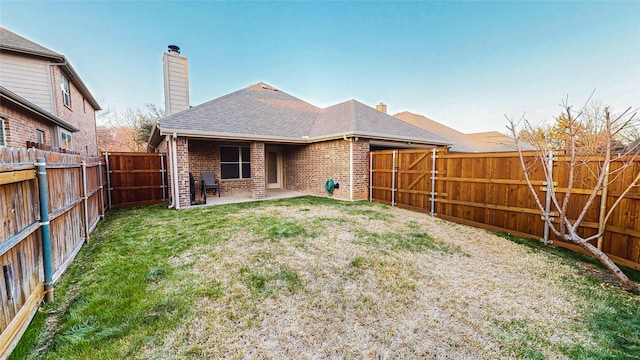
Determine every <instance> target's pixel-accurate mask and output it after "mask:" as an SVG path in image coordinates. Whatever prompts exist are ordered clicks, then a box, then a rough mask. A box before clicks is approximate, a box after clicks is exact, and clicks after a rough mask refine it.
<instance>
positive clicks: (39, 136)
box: [36, 129, 44, 145]
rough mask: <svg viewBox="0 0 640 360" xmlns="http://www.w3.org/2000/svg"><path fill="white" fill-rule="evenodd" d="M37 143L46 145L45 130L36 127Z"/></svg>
mask: <svg viewBox="0 0 640 360" xmlns="http://www.w3.org/2000/svg"><path fill="white" fill-rule="evenodd" d="M36 143H37V144H41V145H44V130H40V129H36Z"/></svg>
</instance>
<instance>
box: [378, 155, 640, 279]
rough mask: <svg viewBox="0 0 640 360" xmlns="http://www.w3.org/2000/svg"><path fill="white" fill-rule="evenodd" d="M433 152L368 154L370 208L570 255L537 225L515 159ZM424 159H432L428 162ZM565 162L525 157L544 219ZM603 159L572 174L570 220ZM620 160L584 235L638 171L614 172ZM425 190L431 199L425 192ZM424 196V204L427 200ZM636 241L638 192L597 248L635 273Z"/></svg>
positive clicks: (639, 239) (638, 261) (561, 187)
mask: <svg viewBox="0 0 640 360" xmlns="http://www.w3.org/2000/svg"><path fill="white" fill-rule="evenodd" d="M437 152H438V150H436V151H433V150H432V149H421V150H415V149H412V150H404V149H403V150H392V151H390V150H383V151H372V152H371V155H370V159H371V160H370V162H371V167H370V174H371V175H370V187H371V189H370V198H371V201H375V202H381V203H385V204H391V205H392V206H399V207H404V208H408V209H412V210H417V211H422V212H425V213H429V214H432V215H436V214H437V216H439V217H442V218H443V219H447V220H452V221H456V222H460V223H464V224H468V225H473V226H478V227H484V228H488V229H491V230H500V231H508V232H511V233H513V234H518V235H519V236H526V237H531V238H538V239H542V241H545V242H551V241H552V240H555V242H554V245H559V246H563V247H567V248H571V249H574V250H575V246H571V245H570V244H568V243H565V242H563V241H561V239H557V238H556V237H555V236H553V235H552V234H550V231H549V230H550V229H549V227H548V225H547V224H546V222H545V221H543V219H542V216H543V215H544V213H542V212H541V211H540V209H539V208H538V206H537V204H536V203H535V201H534V200H533V197H532V196H531V193H530V190H529V189H528V185H527V182H526V180H525V179H524V174H523V172H522V169H521V166H520V162H519V161H520V160H519V156H518V153H473V154H471V153H469V154H464V153H455V154H448V153H439V152H438V153H437ZM429 153H431V156H427V155H428V154H429ZM436 153H437V154H436ZM416 159H419V160H416ZM420 159H430V161H431V162H432V163H431V164H430V165H431V166H430V169H427V167H424V166H423V167H420V166H417V165H418V164H419V163H420ZM568 160H569V159H568V158H566V157H550V158H548V159H545V161H546V163H545V164H543V163H541V162H540V161H541V160H539V159H537V158H536V157H535V154H533V153H528V154H525V164H526V165H527V166H528V167H529V169H530V172H531V183H532V184H533V185H534V189H535V191H536V192H537V195H538V197H539V199H540V200H541V201H542V199H543V198H544V199H545V203H544V205H545V213H546V214H548V215H549V216H550V217H551V218H552V219H553V217H554V214H555V213H556V211H555V209H554V206H553V204H552V202H551V194H552V192H555V193H556V194H557V196H558V197H559V199H560V201H562V198H563V197H564V193H565V192H566V189H567V188H568V187H569V186H568V185H569V184H568V183H567V179H568V177H567V168H566V166H563V165H562V164H564V163H565V162H567V161H568ZM601 160H602V159H600V158H599V157H597V156H594V157H592V158H590V159H589V161H591V163H588V164H585V165H583V166H582V168H579V169H578V171H577V178H576V181H575V183H574V184H573V191H572V198H571V201H570V204H569V209H568V213H569V214H570V216H573V215H571V214H576V213H577V212H578V210H579V209H580V207H581V204H583V203H584V200H585V199H586V197H588V196H589V194H591V192H592V191H593V186H594V182H593V181H592V180H590V179H589V174H590V173H591V172H592V170H589V169H588V167H594V166H597V162H598V161H601ZM624 160H625V159H619V160H617V161H614V162H613V163H612V165H611V166H612V168H611V170H610V172H611V174H614V173H615V174H616V176H615V177H613V176H612V180H611V183H610V184H609V186H608V189H607V191H602V192H599V193H597V196H599V197H600V201H595V202H594V206H593V209H590V210H589V212H588V213H587V216H586V217H585V219H584V221H583V223H582V226H581V229H580V231H582V232H584V233H585V234H595V233H596V232H597V231H598V223H599V218H600V217H601V214H602V213H603V210H602V209H603V208H604V209H606V206H608V205H610V204H612V203H613V201H615V199H616V197H617V196H619V195H620V194H621V193H622V190H623V189H624V187H625V186H624V184H625V183H628V182H629V181H630V180H629V179H631V178H633V176H632V175H634V174H637V173H638V172H639V171H640V161H638V160H636V161H635V162H634V164H633V165H632V166H631V167H628V168H626V169H624V171H622V172H620V171H619V169H620V167H621V166H622V162H623V161H624ZM545 165H546V166H549V169H552V173H551V174H550V177H549V178H546V176H545V173H544V171H543V169H542V168H543V166H545ZM414 166H415V168H414ZM429 173H430V174H429ZM389 174H391V178H389ZM426 175H431V176H429V177H427V176H426ZM396 179H397V181H396ZM429 188H430V189H431V191H430V192H429V191H428V190H427V189H429ZM396 195H398V196H396ZM427 196H429V197H430V198H428V199H427V198H426V197H427ZM425 200H428V201H425ZM427 203H430V204H429V205H427ZM639 234H640V187H637V188H634V189H633V190H632V191H631V192H629V193H627V194H626V195H625V197H624V200H623V201H622V202H621V203H620V205H619V206H618V208H616V209H615V211H614V213H613V216H611V217H610V218H609V221H608V222H607V224H606V226H605V235H604V236H603V237H602V238H601V239H600V241H601V244H600V246H601V247H602V249H603V250H604V251H605V253H607V254H608V255H609V256H610V257H611V258H613V259H615V261H616V262H618V263H620V264H623V265H626V266H629V267H633V268H636V269H640V236H638V235H639Z"/></svg>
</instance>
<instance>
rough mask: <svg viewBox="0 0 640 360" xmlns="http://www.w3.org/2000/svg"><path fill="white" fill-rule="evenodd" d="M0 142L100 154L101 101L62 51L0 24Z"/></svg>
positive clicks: (2, 144)
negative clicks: (98, 136)
mask: <svg viewBox="0 0 640 360" xmlns="http://www.w3.org/2000/svg"><path fill="white" fill-rule="evenodd" d="M0 96H1V98H0V131H1V132H0V146H11V147H27V146H36V147H39V148H43V149H49V148H51V149H53V150H59V151H67V152H74V153H79V154H84V155H97V154H98V141H97V137H96V115H95V112H96V111H97V110H100V106H99V105H98V102H97V101H96V100H95V98H94V97H93V96H92V95H91V92H89V90H88V88H87V86H86V85H85V84H84V83H83V82H82V80H81V79H80V77H79V76H78V74H77V73H76V71H75V70H74V69H73V67H72V66H71V64H70V63H69V61H68V60H67V59H66V58H65V57H64V55H61V54H58V53H56V52H54V51H51V50H49V49H47V48H45V47H43V46H41V45H38V44H36V43H34V42H32V41H31V40H29V39H26V38H24V37H22V36H20V35H17V34H15V33H13V32H11V31H9V30H7V29H5V28H3V27H0Z"/></svg>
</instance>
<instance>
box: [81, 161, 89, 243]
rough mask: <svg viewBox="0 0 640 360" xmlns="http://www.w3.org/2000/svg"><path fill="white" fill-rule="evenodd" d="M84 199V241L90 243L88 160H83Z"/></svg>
mask: <svg viewBox="0 0 640 360" xmlns="http://www.w3.org/2000/svg"><path fill="white" fill-rule="evenodd" d="M82 200H83V204H84V206H83V207H84V242H85V243H89V197H87V162H86V161H84V160H83V161H82Z"/></svg>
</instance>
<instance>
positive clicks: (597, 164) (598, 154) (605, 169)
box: [507, 101, 640, 289]
mask: <svg viewBox="0 0 640 360" xmlns="http://www.w3.org/2000/svg"><path fill="white" fill-rule="evenodd" d="M562 107H563V109H564V112H563V114H562V115H561V116H560V117H559V118H558V119H560V120H561V121H560V122H559V126H557V127H555V128H556V129H560V131H561V132H562V134H560V135H559V136H556V139H557V138H559V139H561V140H562V141H561V143H562V144H558V142H555V143H550V142H548V141H547V140H546V138H545V136H530V137H526V138H525V139H523V138H522V134H540V131H539V129H536V127H534V126H532V125H531V123H530V122H529V121H527V120H526V119H525V118H524V117H523V118H521V119H520V120H519V121H514V119H512V118H511V119H510V118H507V119H508V121H509V125H508V126H507V127H508V129H509V130H510V132H511V135H512V136H513V138H514V140H515V144H516V147H517V149H518V153H519V154H520V164H521V166H522V170H523V172H524V176H525V179H526V182H527V185H528V187H529V190H530V191H531V194H532V195H533V198H534V199H535V202H536V204H537V206H538V208H539V209H540V212H541V213H542V217H543V219H544V221H545V222H546V223H547V224H548V226H549V229H550V230H551V231H552V232H553V234H555V235H556V236H557V237H559V238H560V239H562V240H564V241H567V242H569V243H572V244H575V245H578V246H580V247H581V248H583V249H584V250H586V251H587V252H588V253H589V254H591V255H593V256H594V257H595V258H596V259H598V260H599V261H600V262H601V263H602V264H603V265H604V266H605V267H606V268H607V269H609V270H610V271H611V272H612V273H613V274H614V275H615V276H616V278H617V279H618V282H619V284H620V286H622V287H623V288H625V289H631V288H632V287H633V283H632V282H631V281H630V280H629V278H628V277H627V276H626V275H625V274H624V273H623V272H622V271H621V270H620V268H619V267H618V266H617V265H616V264H615V263H614V262H613V261H612V260H611V259H610V258H609V257H608V256H607V255H606V254H605V253H604V252H603V251H602V237H603V235H604V231H605V224H606V223H607V221H608V220H609V218H610V217H611V215H612V214H613V212H614V210H615V209H616V207H617V206H618V205H619V204H620V202H621V201H622V199H623V198H624V197H625V196H626V195H627V194H628V193H629V191H631V190H632V189H633V188H634V187H637V186H640V171H638V172H637V173H633V174H631V176H630V177H629V176H628V174H627V176H625V178H623V177H621V174H622V173H623V172H624V170H625V169H627V168H628V167H630V166H633V164H634V161H636V160H637V154H636V153H637V148H638V147H639V146H640V144H638V143H636V145H635V146H634V145H630V146H629V145H628V146H627V147H626V148H624V147H623V148H622V151H620V148H619V147H617V145H618V142H619V140H618V139H619V138H620V136H621V135H622V134H625V133H628V132H629V131H631V132H632V131H633V130H632V129H634V128H636V129H637V126H638V117H637V116H636V115H637V113H636V112H633V111H632V110H631V108H628V109H627V110H625V111H624V112H622V113H620V114H618V115H614V114H612V113H611V112H610V110H609V108H608V107H604V108H599V107H594V106H589V104H588V103H587V104H585V105H584V106H583V107H582V109H580V111H578V112H574V111H573V109H572V107H571V106H569V105H568V104H567V102H566V101H565V102H563V104H562ZM522 130H524V131H522ZM556 135H558V134H556ZM524 140H526V141H527V142H528V143H530V144H532V145H534V146H535V147H536V149H537V150H536V151H535V154H536V155H535V157H536V162H539V163H540V166H542V169H543V173H544V175H545V180H546V182H547V184H548V185H547V186H548V187H550V194H551V202H552V204H553V206H554V207H555V209H556V213H557V217H558V223H556V222H555V221H554V217H553V216H551V215H550V214H549V213H548V212H547V211H545V205H544V204H543V202H542V201H541V199H540V198H539V196H538V194H537V192H536V191H535V189H534V186H533V185H532V181H531V178H530V177H531V172H532V166H531V165H527V163H526V162H525V158H524V154H523V150H522V147H521V144H522V142H523V141H524ZM558 145H561V147H562V148H563V149H562V150H564V153H565V156H567V157H568V163H567V166H568V174H569V175H568V177H569V178H568V188H567V189H566V192H564V196H561V197H559V196H558V192H556V191H555V183H554V180H553V176H552V174H553V171H552V169H551V167H550V166H552V165H550V164H549V162H547V161H546V160H547V159H549V158H552V157H553V156H554V151H557V147H558ZM613 150H615V151H618V152H614V151H613ZM613 162H621V163H622V166H619V167H616V168H615V169H612V168H611V164H612V163H613ZM585 169H586V171H585ZM581 172H582V173H583V175H580V176H581V177H582V178H581V179H578V176H579V175H578V174H579V173H581ZM585 172H586V173H587V175H586V176H588V177H589V178H590V180H591V183H592V184H595V186H593V189H592V190H590V191H588V193H587V199H586V201H585V202H584V203H583V204H581V207H580V209H579V212H578V214H577V216H576V217H575V219H574V220H572V219H570V218H569V216H568V211H569V201H570V200H571V198H572V194H573V193H574V192H575V191H576V189H575V188H574V186H575V184H576V182H578V181H584V180H585V179H584V177H585V175H584V173H585ZM616 180H617V181H626V182H625V184H624V190H623V191H622V193H621V194H620V195H619V196H618V197H617V199H616V200H615V201H614V203H613V204H612V205H611V206H609V207H608V209H607V208H606V206H604V204H606V197H607V194H606V189H607V186H608V185H609V184H610V183H611V182H613V181H616ZM598 195H600V196H601V197H602V198H601V201H602V202H601V204H603V206H601V208H600V210H601V212H600V217H599V221H598V225H599V226H598V229H597V232H596V234H594V235H590V236H581V235H580V234H579V232H578V228H579V227H580V226H581V224H582V223H583V221H584V219H585V216H586V215H587V213H588V211H589V210H590V209H591V208H592V207H593V206H596V205H597V203H596V199H597V196H598ZM593 241H597V242H598V244H597V245H594V244H592V243H591V242H593Z"/></svg>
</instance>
